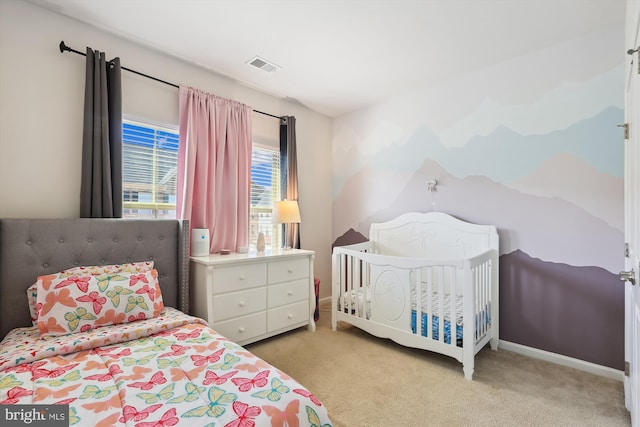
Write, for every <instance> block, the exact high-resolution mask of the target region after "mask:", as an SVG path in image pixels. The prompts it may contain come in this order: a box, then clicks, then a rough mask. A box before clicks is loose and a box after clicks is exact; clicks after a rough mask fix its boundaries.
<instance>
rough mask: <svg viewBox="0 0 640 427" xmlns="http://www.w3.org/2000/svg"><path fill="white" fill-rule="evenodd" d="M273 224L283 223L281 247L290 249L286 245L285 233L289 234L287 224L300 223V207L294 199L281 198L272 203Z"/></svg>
mask: <svg viewBox="0 0 640 427" xmlns="http://www.w3.org/2000/svg"><path fill="white" fill-rule="evenodd" d="M271 222H272V223H273V224H284V227H285V228H284V243H283V245H282V248H283V249H290V248H289V246H287V235H288V234H289V228H288V227H289V224H294V223H296V224H297V223H300V208H299V207H298V202H297V201H296V200H286V199H285V200H281V201H278V202H274V203H273V210H272V214H271Z"/></svg>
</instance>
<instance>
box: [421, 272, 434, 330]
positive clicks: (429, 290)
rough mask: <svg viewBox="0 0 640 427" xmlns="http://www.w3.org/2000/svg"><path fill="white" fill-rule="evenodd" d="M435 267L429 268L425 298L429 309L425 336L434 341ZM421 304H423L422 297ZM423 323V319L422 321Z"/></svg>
mask: <svg viewBox="0 0 640 427" xmlns="http://www.w3.org/2000/svg"><path fill="white" fill-rule="evenodd" d="M432 298H433V267H427V296H426V298H425V300H426V303H427V305H428V307H427V324H426V327H427V330H426V331H425V333H426V334H425V336H427V337H429V338H431V339H433V326H432V325H433V300H432ZM420 303H422V295H421V296H420ZM420 321H422V319H420Z"/></svg>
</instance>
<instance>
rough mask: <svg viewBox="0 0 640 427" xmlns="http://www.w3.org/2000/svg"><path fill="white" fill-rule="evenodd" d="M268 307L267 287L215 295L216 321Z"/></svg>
mask: <svg viewBox="0 0 640 427" xmlns="http://www.w3.org/2000/svg"><path fill="white" fill-rule="evenodd" d="M266 308H267V290H266V288H265V287H261V288H255V289H248V290H246V291H240V292H229V293H228V294H223V295H214V297H213V318H214V319H215V321H216V323H217V322H220V321H222V320H227V319H230V318H232V317H238V316H245V315H247V314H251V313H255V312H257V311H264V310H265V309H266Z"/></svg>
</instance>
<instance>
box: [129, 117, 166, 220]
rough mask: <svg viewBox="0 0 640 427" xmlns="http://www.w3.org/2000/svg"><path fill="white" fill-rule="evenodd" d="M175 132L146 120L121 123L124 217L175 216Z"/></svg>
mask: <svg viewBox="0 0 640 427" xmlns="http://www.w3.org/2000/svg"><path fill="white" fill-rule="evenodd" d="M177 169H178V132H177V131H176V130H174V129H171V128H168V127H162V126H155V125H150V124H147V123H140V122H134V121H130V120H124V121H123V123H122V193H123V194H122V196H123V212H122V216H123V217H124V218H175V217H176V172H177Z"/></svg>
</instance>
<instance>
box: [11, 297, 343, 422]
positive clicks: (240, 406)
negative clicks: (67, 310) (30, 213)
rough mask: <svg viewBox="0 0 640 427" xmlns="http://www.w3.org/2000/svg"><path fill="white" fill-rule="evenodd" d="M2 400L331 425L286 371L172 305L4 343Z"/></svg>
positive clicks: (105, 413)
mask: <svg viewBox="0 0 640 427" xmlns="http://www.w3.org/2000/svg"><path fill="white" fill-rule="evenodd" d="M0 404H69V405H70V414H69V416H70V418H69V424H70V425H77V426H135V427H152V426H176V425H178V426H179V425H185V426H254V425H257V426H263V425H267V426H269V425H271V426H284V425H289V426H294V425H300V426H303V425H304V426H306V425H309V426H312V425H316V426H326V425H331V422H330V420H329V418H328V414H327V411H326V409H325V407H324V406H323V405H322V403H321V402H320V401H318V399H317V398H316V397H315V396H314V395H313V394H312V393H311V392H309V391H308V390H307V389H305V388H304V387H302V386H301V385H300V384H299V383H297V382H296V381H295V380H294V379H292V378H291V377H289V376H287V375H286V374H284V373H283V372H281V371H279V370H278V369H276V368H274V367H273V366H271V365H269V364H267V363H266V362H264V361H263V360H261V359H259V358H258V357H256V356H254V355H253V354H251V353H250V352H248V351H246V350H245V349H244V348H242V347H240V346H239V345H237V344H235V343H233V342H231V341H229V340H228V339H226V338H224V337H223V336H221V335H219V334H217V333H216V332H215V331H213V330H212V329H211V328H209V327H208V326H207V325H206V322H204V321H203V320H201V319H198V318H195V317H191V316H188V315H186V314H184V313H182V312H180V311H178V310H176V309H173V308H170V307H165V308H164V309H163V310H162V312H161V313H159V314H158V316H156V317H153V318H148V319H144V320H137V321H132V322H129V323H121V324H112V325H108V326H102V327H98V328H94V329H88V330H87V331H85V332H76V333H73V334H67V335H51V336H46V337H43V336H41V334H40V331H39V329H38V326H32V327H25V328H18V329H14V330H13V331H11V332H10V333H9V334H8V335H7V336H6V337H5V338H4V340H3V341H2V343H0Z"/></svg>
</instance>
